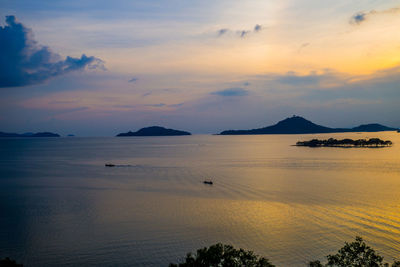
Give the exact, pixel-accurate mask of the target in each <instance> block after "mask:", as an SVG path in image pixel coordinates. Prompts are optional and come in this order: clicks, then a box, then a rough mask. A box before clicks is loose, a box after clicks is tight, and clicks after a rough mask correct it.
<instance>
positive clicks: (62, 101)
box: [0, 0, 400, 136]
mask: <svg viewBox="0 0 400 267" xmlns="http://www.w3.org/2000/svg"><path fill="white" fill-rule="evenodd" d="M398 29H400V1H392V0H385V1H377V0H363V1H359V0H358V1H355V0H335V1H333V0H325V1H319V0H271V1H253V0H247V1H245V0H240V1H239V0H238V1H236V0H229V1H225V0H220V1H210V0H201V1H200V0H199V1H197V0H196V1H184V0H168V1H166V0H153V1H148V0H140V1H139V0H114V1H103V0H97V1H94V0H93V1H88V0H79V1H77V0H70V1H60V0H38V1H31V0H2V1H1V2H0V131H3V132H18V133H23V132H41V131H51V132H57V133H60V134H62V135H66V134H75V135H78V136H113V135H115V134H117V133H120V132H126V131H129V130H132V131H136V130H138V129H140V128H142V127H146V126H151V125H160V126H164V127H168V128H174V129H180V130H186V131H190V132H192V133H218V132H220V131H222V130H227V129H252V128H259V127H264V126H267V125H271V124H274V123H276V122H278V121H280V120H282V119H285V118H287V117H290V116H292V115H294V114H295V115H299V116H303V117H305V118H307V119H309V120H311V121H313V122H315V123H317V124H321V125H324V126H328V127H354V126H357V125H360V124H365V123H381V124H384V125H387V126H392V127H400V116H399V114H400V75H399V74H400V34H399V30H398Z"/></svg>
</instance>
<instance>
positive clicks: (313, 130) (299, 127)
mask: <svg viewBox="0 0 400 267" xmlns="http://www.w3.org/2000/svg"><path fill="white" fill-rule="evenodd" d="M397 130H399V129H397V128H391V127H387V126H384V125H381V124H377V123H373V124H363V125H360V126H357V127H354V128H329V127H325V126H321V125H318V124H315V123H313V122H311V121H309V120H306V119H304V118H303V117H300V116H293V117H291V118H287V119H284V120H282V121H280V122H278V123H277V124H275V125H272V126H267V127H264V128H259V129H252V130H228V131H223V132H221V133H220V135H250V134H317V133H343V132H381V131H397Z"/></svg>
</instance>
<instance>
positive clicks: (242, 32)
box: [238, 30, 250, 38]
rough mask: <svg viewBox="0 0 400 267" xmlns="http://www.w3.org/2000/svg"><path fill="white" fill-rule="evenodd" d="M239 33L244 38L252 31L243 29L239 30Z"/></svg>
mask: <svg viewBox="0 0 400 267" xmlns="http://www.w3.org/2000/svg"><path fill="white" fill-rule="evenodd" d="M238 33H239V35H240V38H244V37H246V35H247V34H249V33H250V31H245V30H243V31H239V32H238Z"/></svg>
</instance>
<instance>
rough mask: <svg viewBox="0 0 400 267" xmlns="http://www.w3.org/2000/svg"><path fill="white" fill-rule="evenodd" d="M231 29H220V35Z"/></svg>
mask: <svg viewBox="0 0 400 267" xmlns="http://www.w3.org/2000/svg"><path fill="white" fill-rule="evenodd" d="M228 31H229V29H226V28H225V29H220V30H218V32H217V33H218V36H222V35H224V34H225V33H227V32H228Z"/></svg>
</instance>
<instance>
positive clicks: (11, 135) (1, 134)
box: [0, 132, 60, 137]
mask: <svg viewBox="0 0 400 267" xmlns="http://www.w3.org/2000/svg"><path fill="white" fill-rule="evenodd" d="M0 137H60V135H59V134H56V133H50V132H41V133H23V134H17V133H4V132H0Z"/></svg>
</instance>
